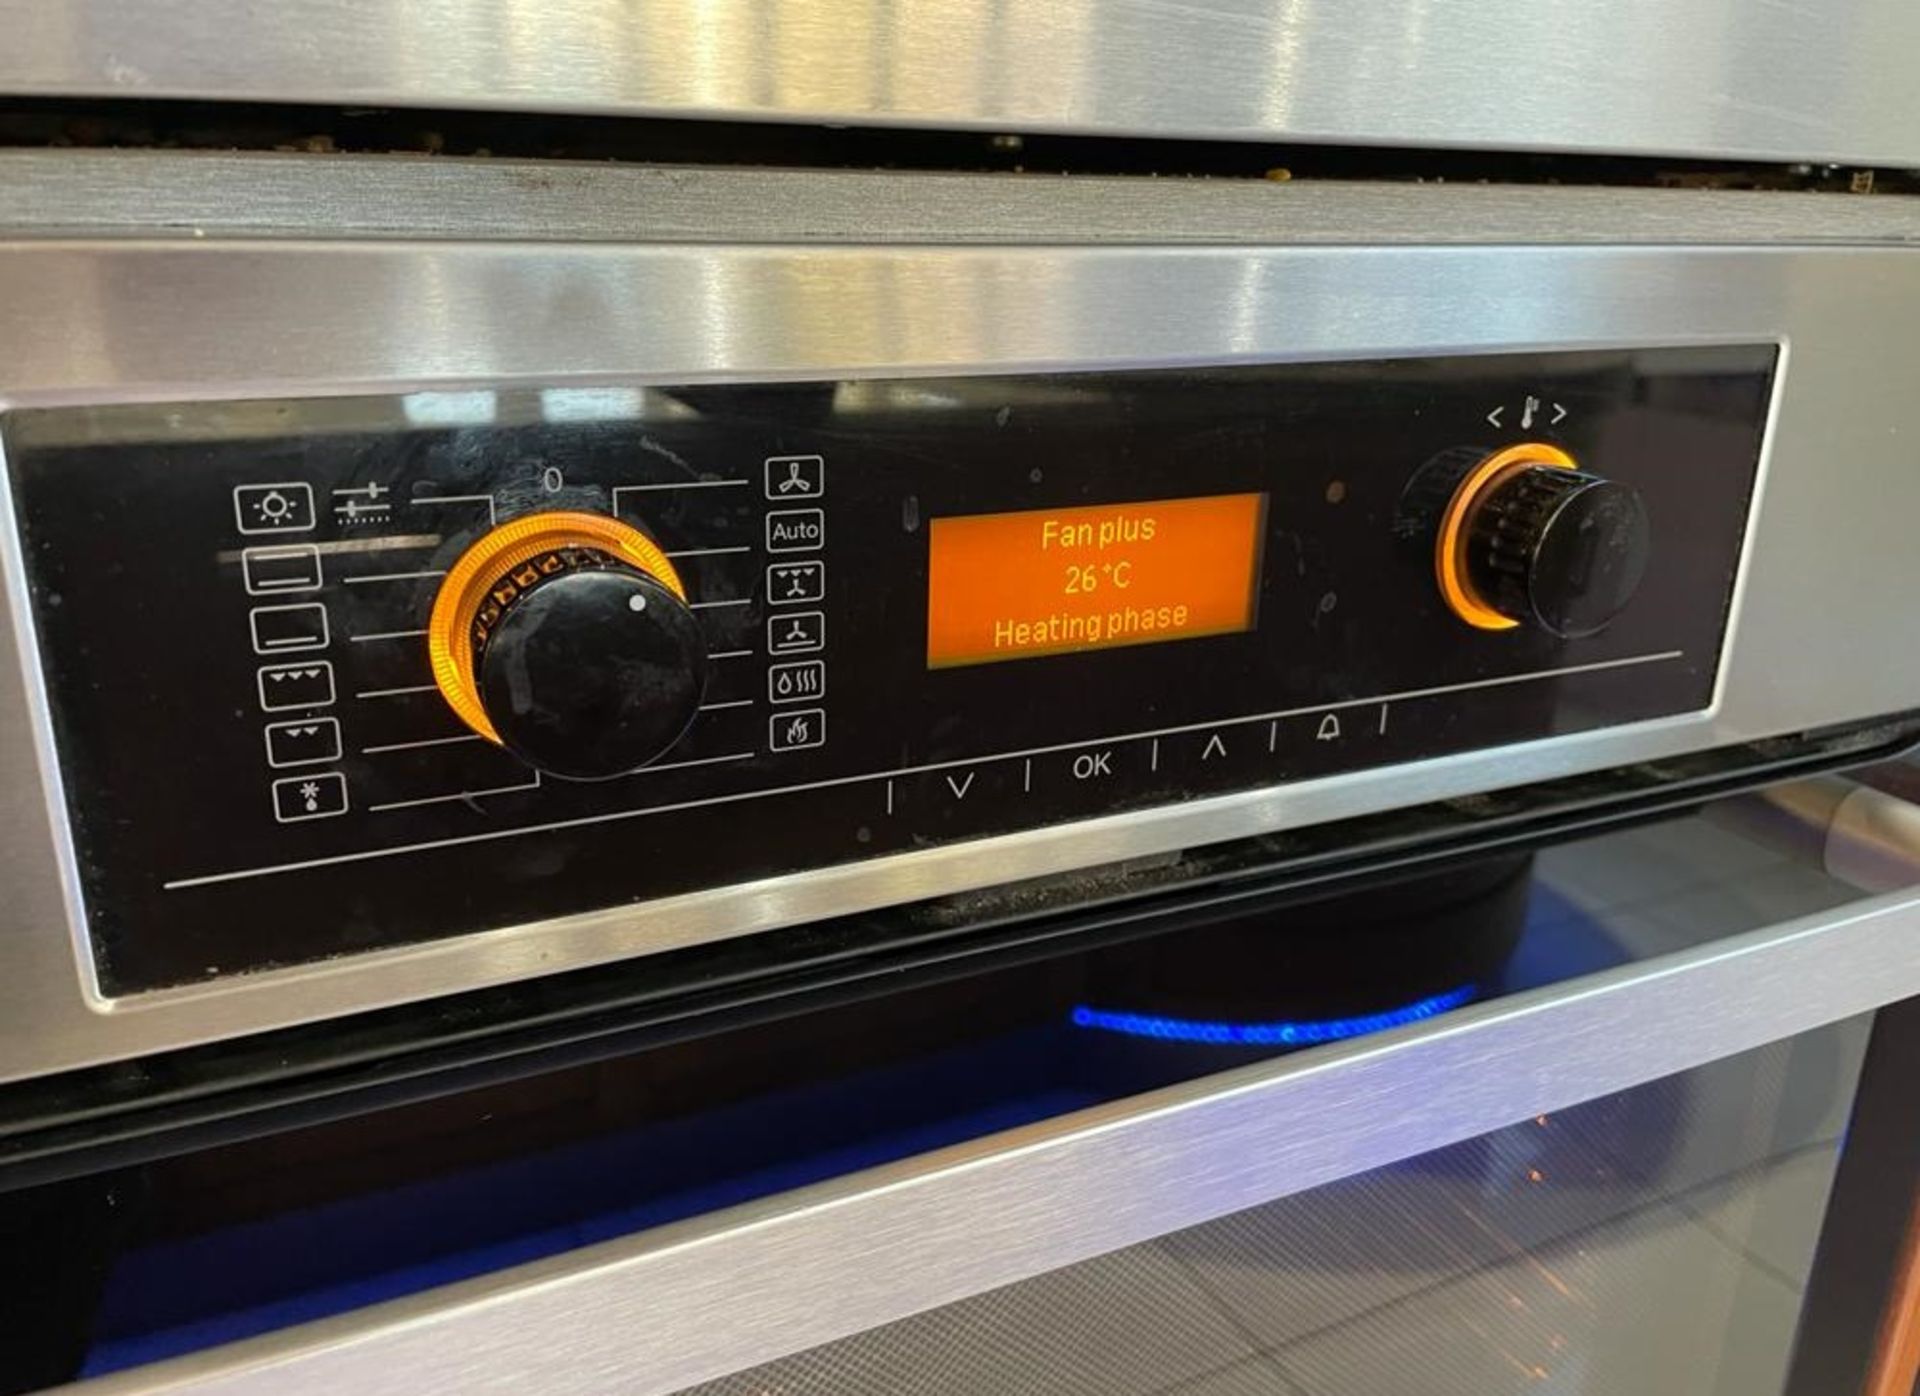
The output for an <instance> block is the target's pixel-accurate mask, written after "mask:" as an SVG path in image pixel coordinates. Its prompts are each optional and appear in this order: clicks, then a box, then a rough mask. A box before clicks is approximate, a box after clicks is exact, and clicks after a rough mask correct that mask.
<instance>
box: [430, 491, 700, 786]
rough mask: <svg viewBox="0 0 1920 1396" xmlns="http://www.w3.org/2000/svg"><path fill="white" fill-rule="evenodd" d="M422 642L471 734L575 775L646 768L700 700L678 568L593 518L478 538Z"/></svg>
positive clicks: (695, 624)
mask: <svg viewBox="0 0 1920 1396" xmlns="http://www.w3.org/2000/svg"><path fill="white" fill-rule="evenodd" d="M428 645H429V650H430V654H431V659H432V663H433V668H434V678H435V680H436V682H437V683H438V684H439V686H440V689H441V692H442V693H443V694H445V696H446V698H447V701H448V702H449V703H450V704H451V705H452V706H453V709H454V711H455V712H456V713H458V714H459V715H460V717H461V718H462V719H463V720H464V721H465V722H466V723H467V725H468V726H469V727H471V728H473V730H474V731H476V732H478V733H479V734H480V735H481V736H483V737H485V738H487V739H488V740H489V741H493V742H497V743H499V744H500V745H501V746H504V747H505V748H507V750H509V751H511V752H513V753H514V754H515V755H516V756H518V757H520V758H521V759H522V760H524V761H526V762H527V763H528V764H530V765H532V766H536V767H538V768H539V769H541V770H543V771H547V772H550V773H552V774H554V775H558V776H566V777H570V778H573V779H576V780H593V779H598V778H601V777H605V776H615V775H620V774H622V773H623V772H626V771H631V770H634V769H636V768H637V767H640V766H644V765H646V764H647V763H648V762H650V761H652V760H654V759H655V758H656V757H658V756H659V755H661V753H663V752H665V751H666V750H667V749H668V748H670V747H672V746H673V745H674V744H675V743H676V742H678V741H679V740H680V738H681V737H682V736H683V735H684V734H685V733H686V730H687V728H688V727H689V726H690V725H691V724H692V722H693V720H694V716H695V714H696V713H698V712H699V710H700V703H701V700H702V698H704V696H705V694H706V687H707V644H706V636H705V634H704V632H703V631H702V629H701V626H700V623H699V621H698V620H697V619H695V617H694V614H693V612H692V610H691V609H690V608H689V607H688V605H687V602H686V599H685V593H684V591H683V590H682V588H681V585H680V581H679V577H678V576H677V575H676V574H675V572H674V571H673V567H672V564H671V563H669V562H668V561H666V558H665V555H664V554H662V553H660V552H659V550H658V549H657V548H655V547H654V545H653V544H652V543H651V541H649V540H648V539H646V538H645V537H644V535H641V534H640V533H639V532H638V531H637V530H634V529H632V528H630V527H628V526H627V525H625V524H623V523H620V522H618V521H616V520H613V519H609V518H606V517H604V516H600V515H591V514H574V513H552V514H541V515H531V516H528V517H527V518H525V519H520V520H515V521H514V522H513V523H511V524H506V525H502V526H501V527H500V528H499V529H496V530H494V532H492V533H489V534H487V535H485V536H484V537H482V538H481V539H480V540H479V541H478V542H476V543H475V544H474V545H473V547H471V548H470V549H468V551H467V553H466V554H465V555H464V556H463V557H462V558H461V559H460V561H459V562H458V563H456V564H455V566H454V567H453V568H452V569H451V570H450V571H449V572H448V574H447V579H446V581H445V583H443V585H442V587H441V592H440V597H439V600H438V601H437V602H436V604H435V606H434V614H433V618H432V621H431V622H430V625H429V629H428Z"/></svg>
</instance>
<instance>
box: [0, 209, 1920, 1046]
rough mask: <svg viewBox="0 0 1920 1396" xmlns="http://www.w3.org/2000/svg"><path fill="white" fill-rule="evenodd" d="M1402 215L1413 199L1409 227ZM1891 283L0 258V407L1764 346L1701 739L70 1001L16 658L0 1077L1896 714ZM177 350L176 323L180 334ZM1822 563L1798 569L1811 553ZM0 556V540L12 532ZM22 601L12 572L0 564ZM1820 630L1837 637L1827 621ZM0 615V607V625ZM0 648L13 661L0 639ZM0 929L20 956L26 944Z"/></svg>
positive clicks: (1896, 317) (53, 842)
mask: <svg viewBox="0 0 1920 1396" xmlns="http://www.w3.org/2000/svg"><path fill="white" fill-rule="evenodd" d="M1443 206H1444V205H1443V204H1436V205H1435V207H1436V208H1440V207H1443ZM1916 320H1920V258H1915V257H1913V256H1912V255H1911V254H1909V253H1905V252H1901V251H1898V250H1889V249H1865V248H1857V249H1856V248H1826V249H1818V248H1798V247H1792V246H1784V247H1775V248H1768V249H1716V248H1705V247H1697V248H1691V249H1682V248H1668V249H1620V250H1606V249H1599V248H1588V247H1553V246H1536V247H1527V248H1505V247H1501V248H1493V247H1489V248H1458V247H1454V248H1418V247H1399V248H1378V247H1371V248H1369V247H1357V248H1334V247H1319V248H1288V247H1238V248H1235V247H1210V248H1185V249H1173V248H1158V249H1149V248H1098V249H1092V248H1069V247H1039V246H1033V247H1014V248H980V247H965V248H963V247H944V248H943V247H905V246H895V247H884V248H847V247H806V248H791V247H777V246H758V247H720V246H714V247H705V248H693V247H680V246H676V247H665V246H662V247H645V246H642V247H608V246H597V245H596V246H565V245H556V244H486V245H458V244H447V243H432V244H421V243H414V244H402V245H394V244H381V243H377V242H361V243H343V244H323V243H304V244H285V245H282V244H276V243H272V242H264V241H262V242H221V241H219V240H213V239H210V240H207V241H205V242H200V243H192V244H182V243H173V244H168V245H154V244H149V243H140V242H101V243H96V244H83V243H69V242H60V241H43V242H16V243H9V244H0V342H4V343H6V344H7V345H8V346H9V353H8V356H7V359H6V362H5V366H4V369H0V402H4V403H17V404H29V403H32V404H39V403H51V402H84V401H104V400H119V401H147V402H164V401H167V400H169V399H177V398H181V397H203V398H204V397H214V398H229V397H232V398H245V397H249V396H262V395H268V394H273V393H284V392H299V393H314V394H321V395H326V394H335V393H344V392H352V391H356V390H365V389H369V388H378V389H380V390H383V391H405V390H409V389H430V390H433V391H457V390H461V389H464V388H477V387H491V388H509V387H516V386H521V385H524V386H527V387H533V388H541V389H551V388H565V387H596V386H606V385H611V384H627V383H636V382H639V383H645V382H662V381H675V382H689V381H692V382H697V381H699V380H701V379H741V378H750V377H764V378H767V379H770V380H780V379H797V378H818V377H819V376H821V375H823V374H828V375H847V376H853V377H861V376H878V375H880V374H882V373H892V374H900V373H913V372H917V371H929V372H930V371H935V370H939V371H965V372H972V371H989V370H996V369H1007V368H1018V369H1033V368H1043V367H1065V366H1071V365H1077V366H1087V367H1095V366H1120V365H1137V364H1141V363H1161V364H1168V365H1179V364H1191V363H1206V362H1213V363H1218V362H1231V361H1234V360H1236V359H1247V358H1260V359H1312V358H1336V359H1337V358H1352V357H1361V356H1368V355H1381V356H1391V355H1395V354H1413V353H1420V352H1433V351H1439V350H1445V351H1473V350H1477V349H1487V350H1492V349H1510V348H1521V347H1532V348H1551V347H1576V346H1581V345H1621V344H1634V343H1651V344H1659V343H1682V342H1689V341H1700V340H1711V341H1722V342H1743V341H1754V340H1767V339H1774V338H1783V339H1786V340H1788V341H1789V342H1790V343H1789V353H1788V356H1787V365H1786V369H1785V372H1784V375H1783V378H1782V382H1781V386H1780V390H1779V393H1778V395H1777V398H1776V420H1775V422H1774V425H1773V429H1772V432H1771V445H1770V449H1769V464H1768V465H1767V466H1766V471H1765V477H1764V479H1763V483H1762V487H1761V496H1760V502H1759V507H1758V512H1757V515H1756V520H1755V524H1754V529H1753V533H1752V538H1751V544H1750V549H1749V563H1750V570H1749V574H1748V575H1747V577H1746V578H1745V579H1744V580H1743V582H1742V584H1741V586H1740V589H1739V591H1738V592H1737V595H1736V601H1735V611H1734V616H1733V632H1732V638H1731V640H1730V642H1729V648H1728V651H1727V655H1726V663H1725V665H1724V666H1723V671H1722V674H1723V679H1722V692H1721V696H1720V699H1719V701H1718V704H1717V706H1716V708H1715V709H1714V710H1712V711H1711V712H1709V713H1706V714H1702V715H1699V716H1695V717H1688V718H1682V719H1677V720H1668V721H1661V722H1654V723H1648V724H1643V725H1640V726H1637V727H1630V728H1624V729H1619V730H1614V731H1606V732H1596V733H1587V734H1581V735H1575V736H1570V737H1565V738H1558V739H1554V740H1549V741H1542V742H1538V743H1532V744H1528V745H1526V746H1522V747H1518V748H1512V749H1508V750H1504V751H1499V752H1489V753H1479V754H1471V755H1465V756H1456V757H1449V758H1445V759H1440V760H1433V761H1427V762H1422V763H1418V764H1415V765H1409V766H1403V767H1397V768H1391V769H1382V770H1374V771H1369V772H1364V773H1360V774H1355V775H1351V776H1345V777H1339V778H1334V779H1328V780H1322V781H1313V782H1302V783H1299V784H1296V785H1293V786H1281V787H1276V788H1273V789H1269V790H1263V791H1254V792H1250V793H1246V794H1240V795H1233V796H1228V797H1224V798H1219V799H1208V800H1198V801H1193V802H1191V803H1188V804H1184V805H1179V806H1174V807H1169V808H1166V809H1162V810H1155V811H1148V812H1140V813H1133V814H1125V815H1119V816H1113V817H1109V818H1104V819H1099V820H1092V821H1087V822H1083V823H1076V824H1067V825H1060V826H1055V827H1053V828H1049V829H1045V830H1042V831H1038V832H1035V833H1031V834H1025V835H1021V836H1019V837H1018V838H1017V839H1013V840H984V841H981V842H977V843H971V844H958V845H953V846H948V847H942V848H936V849H930V850H925V851H920V852H915V853H912V854H907V855H903V856H900V857H896V858H889V859H884V860H876V861H875V862H873V863H870V864H866V865H860V866H853V867H843V868H837V869H832V870H828V871H824V872H819V873H812V874H807V875H804V876H798V877H788V878H777V879H773V880H770V881H768V882H765V883H761V884H754V885H749V886H743V887H738V888H734V889H730V890H725V891H719V892H709V893H697V894H693V895H690V896H686V897H679V898H674V899H671V900H667V901H663V902H657V903H653V904H651V905H649V906H648V907H647V908H646V910H645V912H644V914H638V913H636V912H634V911H632V910H630V909H627V908H617V909H613V910H608V911H604V912H598V913H593V914H588V915H583V916H575V917H569V918H564V919H559V920H555V921H550V922H544V923H539V924H535V925H524V926H517V927H512V928H508V929H505V930H502V931H499V932H492V933H486V934H482V935H477V936H472V937H466V938H461V939H457V940H454V941H449V942H445V943H441V944H437V945H428V946H421V947H417V948H413V949H408V950H404V951H398V952H393V953H388V954H379V955H370V956H366V957H364V958H360V959H357V960H354V961H349V962H341V963H335V964H328V965H318V966H315V967H313V968H311V969H303V970H299V971H292V972H285V973H270V974H261V975H255V976H249V977H246V978H243V979H237V980H234V981H231V982H230V983H228V984H225V985H222V986H219V987H210V988H206V989H191V990H184V991H179V992H170V993H167V994H161V995H154V996H150V997H149V998H147V999H143V1000H129V1001H123V1002H122V1003H120V1004H118V1005H116V1006H115V1007H114V1008H112V1009H111V1010H110V1011H109V1010H106V1009H105V1007H104V1005H102V1004H101V1003H100V1002H99V1001H98V1000H90V999H89V998H88V997H86V995H85V994H84V993H83V991H82V988H81V980H80V970H79V969H78V961H77V959H76V955H75V947H74V944H73V941H72V938H71V935H70V934H69V932H68V930H67V929H66V928H68V927H70V926H72V924H73V922H72V920H71V911H70V908H71V907H72V906H73V903H72V902H71V901H70V900H69V897H68V891H67V886H68V884H67V883H66V882H65V880H64V874H62V873H60V872H58V871H57V869H58V867H59V866H60V865H59V863H58V861H57V859H58V856H59V855H58V853H57V850H58V849H59V848H60V847H61V841H60V839H59V837H58V835H57V834H56V832H55V830H56V829H57V828H58V824H57V819H58V816H57V815H55V816H51V817H50V814H49V811H50V809H55V810H57V809H58V808H59V804H58V802H57V801H56V802H55V803H54V804H52V805H49V804H48V803H47V788H48V787H47V784H46V783H45V782H47V781H50V779H51V777H50V776H49V775H47V774H46V773H47V772H49V771H50V770H51V756H50V748H49V746H48V745H47V740H46V737H45V728H44V726H43V723H44V718H45V715H44V713H39V712H37V711H36V705H37V704H38V703H39V701H40V699H39V696H38V695H39V690H38V686H37V684H36V683H35V682H34V680H33V677H32V670H31V663H32V661H31V660H30V658H29V659H27V667H26V669H25V670H24V671H23V672H22V673H20V674H19V675H18V676H16V677H15V678H14V679H13V680H11V681H8V682H6V683H5V684H3V685H0V717H5V718H6V719H8V720H7V721H6V722H5V723H4V724H0V770H3V771H4V772H6V773H9V774H10V779H8V780H7V781H6V782H5V785H4V790H5V792H6V794H5V798H4V801H0V827H3V828H4V829H5V837H3V838H0V881H4V883H5V885H6V886H8V887H9V888H10V889H11V891H12V896H13V908H14V918H15V919H14V924H15V925H16V926H17V927H19V928H21V933H19V934H16V935H14V936H13V937H11V938H10V940H9V942H8V949H7V952H6V953H7V960H6V970H7V972H6V973H5V974H3V975H0V1022H5V1023H6V1024H7V1025H8V1035H7V1038H6V1044H5V1047H4V1050H0V1078H4V1077H12V1076H20V1075H27V1074H31V1073H33V1072H37V1071H45V1070H50V1069H53V1068H55V1067H58V1066H65V1065H74V1064H78V1063H80V1062H84V1061H92V1060H100V1059H102V1058H106V1057H115V1056H122V1055H127V1054H130V1053H134V1052H139V1051H147V1050H153V1049H156V1048H159V1047H163V1046H168V1045H174V1044H178V1043H182V1042H188V1041H204V1040H208V1039H212V1038H218V1037H225V1036H231V1035H234V1034H237V1033H241V1032H246V1031H249V1030H253V1029H257V1028H261V1027H265V1026H269V1025H273V1024H279V1023H286V1022H293V1021H305V1020H310V1019H312V1018H316V1017H321V1016H326V1015H329V1014H334V1013H340V1012H344V1011H349V1010H352V1009H356V1008H363V1007H368V1006H371V1005H374V1004H380V1003H392V1002H398V1001H406V1000H411V999H417V998H421V997H424V996H427V995H431V994H436V993H445V992H449V991H453V990H457V989H462V988H470V987H474V986H477V985H482V984H489V983H499V982H502V981H505V980H509V979H514V978H518V977H524V976H526V975H530V974H536V973H543V972H549V971H552V970H554V969H557V968H561V967H564V966H569V965H585V964H593V963H600V962H604V961H607V960H611V959H615V958H619V957H623V956H629V955H634V954H639V953H644V952H647V951H650V950H656V949H662V948H666V947H670V946H674V945H682V944H687V943H689V942H692V941H696V940H704V939H711V938H714V937H715V936H720V935H727V934H744V933H747V932H751V931H754V930H759V929H763V928H767V927H772V926H778V925H787V924H793V923H795V922H799V921H804V920H808V919H812V918H817V917H822V916H829V915H835V914H842V913H848V912H852V911H856V910H860V909H864V908H870V907H875V906H880V905H887V904H892V903H897V902H902V901H908V900H913V899H917V898H921V897H927V896H933V895H938V894H941V893H945V892H953V891H958V890H963V889H966V888H971V887H979V886H983V885H987V884H990V883H996V882H1002V881H1006V880H1009V879H1014V878H1020V877H1028V876H1038V875H1044V874H1047V873H1051V872H1059V871H1065V870H1069V869H1074V868H1083V867H1086V866H1089V865H1092V864H1098V863H1103V862H1110V861H1116V860H1120V859H1125V858H1130V857H1138V856H1144V855H1150V854H1159V853H1164V852H1166V851H1169V850H1173V849H1180V848H1186V847H1191V846H1193V845H1195V844H1198V843H1204V842H1210V841H1218V840H1221V839H1227V838H1234V837H1240V836H1245V835H1249V834H1254V833H1258V832H1262V831H1266V830H1271V829H1277V828H1284V827H1291V826H1297V825H1300V824H1304V823H1308V822H1313V821H1319V820H1327V819H1336V818H1343V817H1347V816H1350V815H1356V814H1363V813H1367V812H1371V811H1377V810H1381V809H1386V808H1392V807H1397V806H1402V805H1407V804H1412V803H1418V802H1421V801H1426V800H1432V799H1441V798H1447V797H1451V796H1455V795H1460V794H1464V793H1468V792H1471V791H1475V790H1482V789H1486V788H1489V787H1491V786H1500V785H1512V784H1517V783H1523V782H1527V781H1533V780H1541V779H1547V778H1551V777H1554V776H1558V775H1565V774H1568V773H1571V772H1575V771H1580V770H1592V769H1597V768H1601V767H1605V766H1610V765H1617V764H1622V763H1626V762H1632V761H1642V760H1650V759H1656V758H1658V757H1660V756H1662V755H1667V754H1672V753H1675V752H1679V751H1684V750H1691V749H1696V748H1699V747H1702V746H1706V745H1714V744H1726V743H1734V742H1742V741H1747V740H1751V739H1754V738H1758V737H1764V736H1771V735H1776V734H1781V733H1788V732H1799V731H1805V730H1807V729H1810V728H1818V727H1821V726H1825V725H1829V724H1834V723H1840V722H1845V721H1848V720H1853V719H1860V718H1866V717H1871V716H1874V715H1878V714H1884V713H1889V712H1895V711H1899V710H1902V709H1905V708H1908V707H1910V706H1911V705H1912V703H1913V695H1914V694H1915V693H1916V692H1920V653H1917V652H1914V651H1912V650H1911V648H1910V647H1909V648H1905V649H1903V648H1901V647H1897V646H1896V647H1892V648H1886V647H1880V646H1876V647H1875V648H1874V651H1873V655H1872V659H1871V662H1866V661H1865V660H1864V658H1863V655H1862V652H1861V649H1860V646H1861V644H1862V643H1863V639H1864V637H1867V636H1872V635H1875V634H1892V633H1900V631H1901V628H1902V627H1904V626H1905V625H1906V624H1907V623H1908V617H1907V615H1906V612H1905V610H1904V597H1905V596H1906V594H1907V585H1906V584H1907V580H1908V579H1907V576H1906V573H1907V570H1908V560H1909V557H1910V546H1909V540H1908V539H1907V537H1906V521H1907V520H1908V519H1910V518H1912V517H1914V516H1915V515H1916V514H1920V474H1916V473H1915V472H1914V471H1912V470H1911V469H1910V468H1909V462H1908V460H1907V457H1906V455H1905V454H1904V448H1903V447H1902V445H1901V438H1899V437H1898V436H1896V435H1891V434H1889V433H1888V432H1887V430H1886V423H1887V422H1888V421H1892V420H1897V419H1899V418H1900V416H1901V414H1903V413H1904V412H1906V411H1907V409H1908V406H1909V400H1910V398H1911V384H1910V382H1909V381H1908V375H1907V374H1906V372H1905V369H1904V363H1905V357H1904V356H1905V354H1906V351H1907V349H1908V347H1909V346H1908V339H1909V338H1910V327H1911V325H1912V324H1913V323H1915V321H1916ZM183 326H188V327H193V328H192V331H191V332H183V329H182V327H183ZM1816 527H1817V528H1819V529H1822V530H1826V531H1827V532H1828V534H1829V536H1831V535H1832V534H1840V535H1843V536H1845V537H1847V538H1848V539H1849V547H1848V549H1847V550H1846V552H1845V554H1844V556H1843V555H1840V554H1838V553H1835V552H1820V551H1814V550H1810V549H1808V548H1807V547H1806V546H1804V540H1805V538H1806V536H1807V530H1809V529H1813V528H1816ZM6 532H7V536H8V537H9V538H11V537H12V531H11V528H10V527H9V528H8V529H7V530H6ZM8 565H9V568H10V569H11V571H10V578H11V586H12V587H13V588H14V593H13V594H14V596H15V598H16V604H18V595H19V593H18V586H19V573H18V558H17V556H15V557H12V558H11V559H10V561H9V563H8ZM1836 617H1845V618H1846V620H1847V623H1846V624H1836V623H1835V618H1836ZM11 623H13V624H16V625H17V624H18V621H17V618H16V619H15V620H14V621H12V622H11ZM8 643H9V644H12V643H14V642H13V641H12V640H9V641H8ZM28 932H30V933H28Z"/></svg>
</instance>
